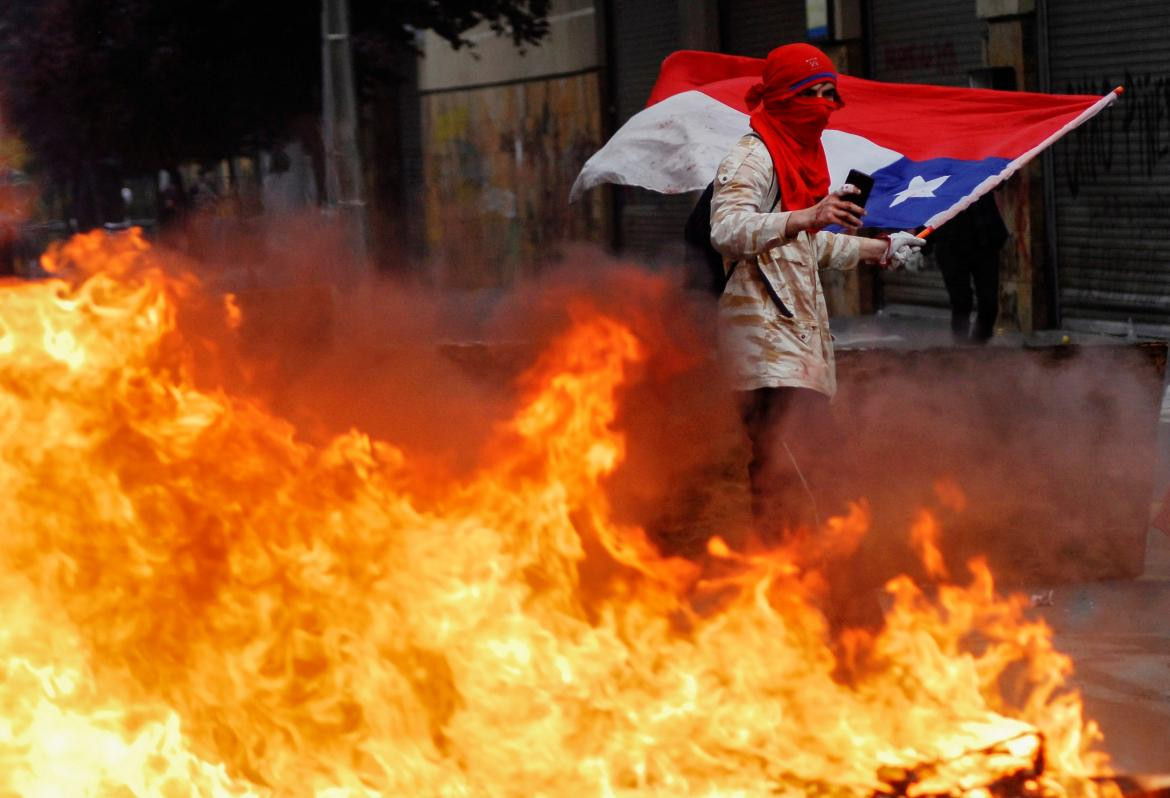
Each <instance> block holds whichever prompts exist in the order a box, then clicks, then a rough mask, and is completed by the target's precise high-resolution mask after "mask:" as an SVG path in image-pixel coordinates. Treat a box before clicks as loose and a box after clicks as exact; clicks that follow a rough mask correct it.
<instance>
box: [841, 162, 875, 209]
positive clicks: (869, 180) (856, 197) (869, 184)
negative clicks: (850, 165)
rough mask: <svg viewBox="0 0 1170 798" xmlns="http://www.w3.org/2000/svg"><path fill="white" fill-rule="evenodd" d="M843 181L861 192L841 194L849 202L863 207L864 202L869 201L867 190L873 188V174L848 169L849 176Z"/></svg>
mask: <svg viewBox="0 0 1170 798" xmlns="http://www.w3.org/2000/svg"><path fill="white" fill-rule="evenodd" d="M845 182H846V183H848V184H849V185H851V186H855V187H856V188H857V189H859V190H860V191H861V193H860V194H844V195H843V196H844V197H845V198H846V199H848V200H849V201H850V202H852V203H854V204H856V205H860V206H861V207H862V208H864V207H865V203H867V202H869V192H870V191H872V190H873V175H867V174H866V173H865V172H860V171H858V170H856V169H850V170H849V176H848V177H846V178H845Z"/></svg>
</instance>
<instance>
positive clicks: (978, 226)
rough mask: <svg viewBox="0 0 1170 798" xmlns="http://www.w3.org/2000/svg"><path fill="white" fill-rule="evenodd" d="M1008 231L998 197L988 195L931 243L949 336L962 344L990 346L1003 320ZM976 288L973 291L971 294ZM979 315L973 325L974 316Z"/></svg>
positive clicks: (933, 236)
mask: <svg viewBox="0 0 1170 798" xmlns="http://www.w3.org/2000/svg"><path fill="white" fill-rule="evenodd" d="M1007 238H1008V231H1007V227H1006V226H1005V225H1004V223H1003V218H1002V217H1001V216H1000V215H999V208H998V206H996V204H995V197H994V196H992V195H991V194H990V193H988V194H984V195H983V196H982V197H980V198H979V199H978V200H976V201H975V202H974V204H972V205H971V207H969V208H967V209H966V210H965V211H963V212H962V213H960V214H959V215H958V216H956V217H955V218H954V219H951V220H950V221H949V222H946V223H945V224H943V225H942V226H941V227H939V228H938V229H937V230H935V231H934V232H933V233H932V234H931V235H930V238H929V239H928V240H927V247H928V250H933V252H934V256H935V260H936V261H937V262H938V268H939V271H941V272H942V276H943V282H944V283H946V287H947V296H948V297H950V303H951V333H952V335H953V336H954V338H955V341H956V342H958V343H976V344H984V343H987V341H988V339H990V338H991V336H993V335H994V334H995V319H996V317H997V316H998V315H999V251H1000V249H1001V248H1002V247H1003V245H1004V242H1006V241H1007ZM972 286H974V290H972ZM972 310H975V323H974V324H972V323H971V311H972Z"/></svg>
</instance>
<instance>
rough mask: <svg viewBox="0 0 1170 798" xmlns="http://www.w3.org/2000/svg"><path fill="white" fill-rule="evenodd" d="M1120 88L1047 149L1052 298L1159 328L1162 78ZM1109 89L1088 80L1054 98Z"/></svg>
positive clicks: (1165, 93)
mask: <svg viewBox="0 0 1170 798" xmlns="http://www.w3.org/2000/svg"><path fill="white" fill-rule="evenodd" d="M1114 79H1115V78H1114ZM1121 85H1123V86H1124V87H1125V93H1124V94H1123V95H1122V97H1121V99H1120V101H1119V102H1118V103H1117V104H1116V105H1114V106H1113V107H1112V108H1109V109H1107V110H1106V111H1104V112H1103V113H1101V114H1098V115H1097V116H1095V117H1094V118H1093V119H1091V120H1090V121H1089V122H1088V123H1086V124H1085V125H1082V126H1081V127H1080V128H1078V129H1077V130H1075V131H1073V132H1072V134H1071V135H1069V136H1067V137H1065V138H1064V139H1063V140H1061V141H1060V142H1058V143H1057V145H1056V147H1055V148H1054V158H1055V165H1056V177H1057V184H1056V185H1057V192H1058V200H1057V207H1058V212H1059V213H1060V214H1062V215H1063V217H1064V218H1065V222H1064V228H1063V230H1064V232H1062V234H1061V236H1062V238H1061V240H1060V242H1059V247H1060V251H1059V259H1058V262H1059V264H1060V268H1061V270H1062V272H1063V274H1064V276H1063V277H1062V292H1063V294H1064V297H1065V301H1066V303H1068V304H1071V305H1076V306H1080V307H1089V308H1093V309H1094V311H1093V312H1095V313H1097V312H1104V313H1107V314H1113V315H1114V316H1116V317H1119V318H1130V319H1141V320H1145V321H1153V322H1159V323H1162V322H1164V321H1165V320H1166V318H1167V314H1170V297H1168V296H1166V293H1165V291H1163V290H1162V289H1161V288H1160V287H1159V286H1160V285H1161V279H1162V278H1161V276H1160V275H1162V274H1164V273H1165V272H1166V269H1167V261H1166V252H1165V247H1164V243H1163V241H1164V239H1165V235H1166V228H1165V222H1164V218H1165V217H1164V214H1165V208H1166V207H1167V205H1170V74H1167V73H1165V72H1161V73H1158V72H1146V73H1133V72H1127V73H1126V74H1125V76H1124V79H1123V81H1122V84H1121ZM1115 86H1116V83H1113V82H1110V81H1109V80H1106V79H1099V80H1098V79H1092V80H1082V81H1079V82H1076V83H1072V84H1069V85H1067V86H1062V87H1061V89H1062V90H1064V91H1067V92H1070V93H1075V94H1097V95H1103V94H1105V93H1106V92H1108V91H1111V90H1112V89H1113V88H1114V87H1115ZM1078 228H1080V229H1079V230H1078Z"/></svg>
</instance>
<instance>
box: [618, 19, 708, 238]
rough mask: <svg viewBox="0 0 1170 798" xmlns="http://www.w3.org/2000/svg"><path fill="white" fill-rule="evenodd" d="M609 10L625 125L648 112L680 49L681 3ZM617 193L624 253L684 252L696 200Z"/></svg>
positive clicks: (628, 191) (640, 192)
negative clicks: (663, 70) (669, 60)
mask: <svg viewBox="0 0 1170 798" xmlns="http://www.w3.org/2000/svg"><path fill="white" fill-rule="evenodd" d="M609 11H610V23H609V30H610V32H611V35H612V40H611V42H610V60H611V68H612V81H613V84H612V91H613V98H614V104H615V111H616V119H615V120H614V122H615V123H616V125H617V126H620V125H622V124H624V123H625V121H626V120H627V119H629V118H630V117H631V116H633V115H634V114H636V113H637V112H638V111H640V110H642V108H643V107H645V105H646V99H647V98H648V97H649V96H650V90H651V89H652V88H653V87H654V81H655V80H656V79H657V78H658V68H659V67H660V66H662V60H663V59H664V58H666V56H668V55H670V54H671V53H672V52H674V51H675V50H677V49H679V43H678V42H679V24H678V0H614V2H613V3H612V4H611V6H610V9H609ZM616 191H617V194H616V198H617V201H618V203H619V208H620V217H619V232H618V235H619V238H620V241H621V247H622V249H623V250H625V251H627V252H629V253H631V254H637V255H642V256H654V255H659V254H661V253H663V252H664V251H667V252H670V251H673V250H675V249H677V250H679V251H681V248H682V229H683V225H684V224H685V223H686V218H687V215H688V214H689V213H690V212H691V208H692V207H693V206H694V204H695V201H694V198H693V197H690V196H688V195H682V196H666V195H663V194H656V193H654V192H651V191H644V190H642V189H636V188H618V189H616Z"/></svg>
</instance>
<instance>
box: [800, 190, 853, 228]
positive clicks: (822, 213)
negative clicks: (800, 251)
mask: <svg viewBox="0 0 1170 798" xmlns="http://www.w3.org/2000/svg"><path fill="white" fill-rule="evenodd" d="M860 193H861V191H860V190H859V189H858V188H857V187H856V186H851V185H849V184H848V183H846V184H845V185H843V186H841V190H840V191H836V192H834V193H832V194H829V195H827V196H826V197H825V198H824V199H823V200H821V201H820V202H818V203H817V204H816V205H813V206H812V207H811V208H809V209H808V210H809V213H810V217H811V218H810V223H809V225H808V227H817V228H820V227H828V226H829V225H831V224H839V225H841V226H842V227H844V228H846V229H847V230H856V229H857V228H858V227H861V214H863V213H865V209H864V208H862V207H861V206H860V205H858V204H857V203H855V202H851V201H850V200H849V195H850V194H860Z"/></svg>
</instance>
